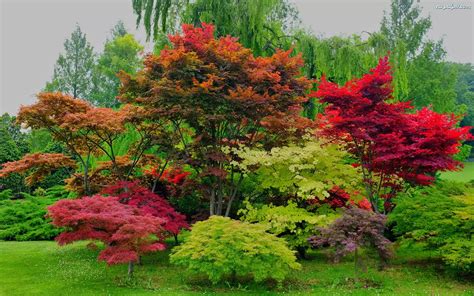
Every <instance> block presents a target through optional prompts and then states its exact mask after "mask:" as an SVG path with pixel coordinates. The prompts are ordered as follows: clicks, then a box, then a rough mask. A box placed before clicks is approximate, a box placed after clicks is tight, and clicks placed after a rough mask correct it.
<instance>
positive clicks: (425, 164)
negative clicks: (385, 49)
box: [314, 58, 470, 212]
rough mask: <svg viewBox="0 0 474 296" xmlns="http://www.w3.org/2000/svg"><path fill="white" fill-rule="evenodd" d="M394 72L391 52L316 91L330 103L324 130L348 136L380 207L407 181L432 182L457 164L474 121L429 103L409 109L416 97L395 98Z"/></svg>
mask: <svg viewBox="0 0 474 296" xmlns="http://www.w3.org/2000/svg"><path fill="white" fill-rule="evenodd" d="M391 82H392V75H391V73H390V66H389V64H388V58H384V59H381V60H380V62H379V65H378V66H377V67H376V68H374V69H372V70H371V73H370V74H366V75H364V76H363V77H362V78H360V79H358V80H354V81H350V82H348V83H346V84H345V85H344V86H342V87H339V86H338V85H337V84H335V83H331V82H328V81H326V80H325V79H324V78H323V79H322V80H321V82H320V85H319V90H318V91H317V92H315V93H314V95H315V96H316V97H318V98H320V100H321V102H324V103H327V104H328V106H327V107H326V110H325V111H326V114H325V115H324V116H321V125H322V133H323V134H324V135H326V136H327V137H329V138H331V139H333V140H335V141H339V142H342V143H343V144H344V145H345V147H346V149H347V150H348V151H349V152H350V153H351V154H352V155H353V156H354V157H355V159H356V160H357V162H356V163H355V164H354V165H360V168H361V172H362V175H363V182H364V184H365V188H366V195H367V198H368V199H369V200H370V202H371V203H372V207H373V210H374V211H376V212H378V211H379V210H380V208H379V206H381V204H380V202H381V201H382V200H385V211H389V210H390V207H391V205H390V200H391V199H392V198H393V197H394V196H395V194H396V192H397V191H400V190H401V189H402V187H403V185H404V184H418V185H427V184H430V183H431V182H432V181H433V180H434V177H433V176H434V174H435V173H436V172H437V171H444V170H455V169H456V168H457V167H458V166H459V165H460V163H459V162H458V161H455V160H454V159H453V158H452V156H453V155H454V154H456V153H457V152H458V151H459V147H460V145H461V141H463V140H467V139H469V138H470V134H469V129H470V127H463V128H458V127H456V126H457V124H458V120H457V118H456V117H455V116H454V115H452V114H451V115H449V114H448V115H445V114H438V113H435V112H433V111H431V110H429V109H428V108H423V109H421V110H418V111H416V112H411V113H410V112H409V111H410V109H411V108H412V107H411V105H410V103H407V102H401V103H393V104H390V103H388V101H390V100H391V99H392V86H391Z"/></svg>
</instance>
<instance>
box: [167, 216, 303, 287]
mask: <svg viewBox="0 0 474 296" xmlns="http://www.w3.org/2000/svg"><path fill="white" fill-rule="evenodd" d="M170 261H171V262H172V263H174V264H177V265H183V266H186V267H187V268H188V270H189V271H191V272H195V273H203V274H205V275H207V276H208V277H209V279H210V280H211V282H212V283H214V284H216V283H218V282H220V281H222V280H224V279H226V278H228V277H230V278H231V279H235V278H236V277H247V276H250V277H252V278H253V280H254V281H255V282H261V281H263V280H266V279H274V280H276V281H277V282H279V283H281V282H282V281H283V279H285V277H286V276H287V274H288V273H289V272H290V270H291V269H300V268H301V266H300V264H299V263H297V262H296V257H295V254H294V252H292V251H291V250H289V249H288V247H287V244H286V242H285V241H284V240H283V239H280V238H277V237H276V236H275V235H273V234H269V233H267V232H266V227H265V226H264V225H259V224H250V223H246V222H240V221H237V220H231V219H230V218H225V217H221V216H211V218H209V219H208V220H206V221H202V222H197V223H196V224H194V226H193V227H192V231H191V233H190V235H189V237H187V239H186V240H185V242H184V244H182V245H180V246H178V247H175V248H174V249H173V252H172V254H171V256H170Z"/></svg>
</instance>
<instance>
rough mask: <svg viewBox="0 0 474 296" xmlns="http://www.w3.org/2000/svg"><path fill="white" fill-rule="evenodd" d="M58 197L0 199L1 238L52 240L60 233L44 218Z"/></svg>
mask: <svg viewBox="0 0 474 296" xmlns="http://www.w3.org/2000/svg"><path fill="white" fill-rule="evenodd" d="M56 200H57V199H51V198H47V197H33V198H28V199H17V200H3V201H0V240H17V241H26V240H50V239H53V238H54V237H55V236H56V235H58V234H59V233H60V231H59V230H58V229H56V228H55V227H54V226H52V225H50V224H49V221H48V220H47V219H45V218H44V215H46V207H47V206H49V205H52V204H53V203H54V202H55V201H56Z"/></svg>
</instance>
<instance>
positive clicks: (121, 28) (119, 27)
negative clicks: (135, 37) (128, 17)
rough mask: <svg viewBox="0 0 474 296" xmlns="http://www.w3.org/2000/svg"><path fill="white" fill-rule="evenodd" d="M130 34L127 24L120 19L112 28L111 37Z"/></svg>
mask: <svg viewBox="0 0 474 296" xmlns="http://www.w3.org/2000/svg"><path fill="white" fill-rule="evenodd" d="M127 34H128V31H127V29H126V28H125V24H124V23H123V21H122V20H119V21H118V22H117V23H116V24H115V26H114V27H113V28H112V30H110V36H111V39H112V40H114V39H115V38H118V37H123V36H125V35H127Z"/></svg>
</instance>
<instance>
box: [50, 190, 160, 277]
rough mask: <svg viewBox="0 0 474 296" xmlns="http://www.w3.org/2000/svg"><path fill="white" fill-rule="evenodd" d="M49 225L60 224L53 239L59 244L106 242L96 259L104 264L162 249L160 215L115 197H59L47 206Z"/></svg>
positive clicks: (132, 260) (130, 269) (134, 258)
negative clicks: (59, 198)
mask: <svg viewBox="0 0 474 296" xmlns="http://www.w3.org/2000/svg"><path fill="white" fill-rule="evenodd" d="M48 216H49V217H50V218H51V219H52V223H53V225H55V226H57V227H64V228H65V231H64V232H63V233H61V234H60V235H59V236H58V237H57V238H56V240H57V241H58V243H59V244H60V245H65V244H69V243H73V242H75V241H80V240H96V241H101V242H103V243H104V245H105V246H106V247H105V249H104V250H103V251H101V252H100V254H99V260H103V261H105V262H107V264H109V265H111V264H119V263H127V262H128V263H129V264H130V265H129V273H131V271H133V268H130V267H131V266H132V267H133V262H137V261H138V260H139V257H140V255H141V254H144V253H148V252H154V251H159V250H164V249H165V244H164V243H163V238H164V236H163V233H164V228H163V225H164V224H165V223H166V221H165V220H164V219H161V218H158V217H154V216H152V215H149V214H146V213H144V212H143V211H142V210H141V209H138V208H137V207H133V206H129V205H125V204H122V203H120V202H119V197H103V196H100V195H95V196H91V197H87V196H86V197H83V198H80V199H63V200H60V201H58V202H56V203H55V204H54V205H52V206H50V207H48Z"/></svg>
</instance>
